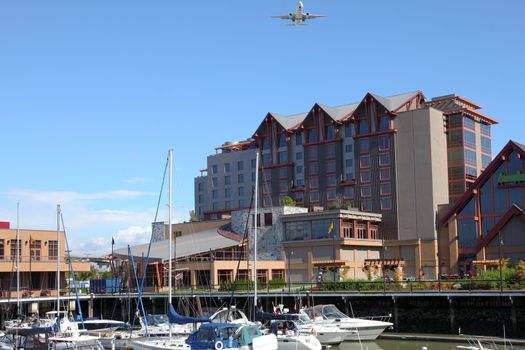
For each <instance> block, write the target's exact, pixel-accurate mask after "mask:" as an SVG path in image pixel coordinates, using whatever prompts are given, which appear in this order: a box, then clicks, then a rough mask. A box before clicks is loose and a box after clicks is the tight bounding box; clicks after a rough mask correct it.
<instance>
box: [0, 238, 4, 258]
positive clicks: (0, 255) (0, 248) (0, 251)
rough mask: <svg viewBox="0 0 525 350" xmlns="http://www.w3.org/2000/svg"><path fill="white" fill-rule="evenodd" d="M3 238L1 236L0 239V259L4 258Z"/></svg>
mask: <svg viewBox="0 0 525 350" xmlns="http://www.w3.org/2000/svg"><path fill="white" fill-rule="evenodd" d="M4 242H5V240H4V239H3V238H2V239H0V260H4V258H5V245H4V244H5V243H4Z"/></svg>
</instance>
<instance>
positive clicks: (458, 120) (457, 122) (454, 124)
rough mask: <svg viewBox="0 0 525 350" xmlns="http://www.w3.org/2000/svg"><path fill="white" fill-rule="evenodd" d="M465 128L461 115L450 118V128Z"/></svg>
mask: <svg viewBox="0 0 525 350" xmlns="http://www.w3.org/2000/svg"><path fill="white" fill-rule="evenodd" d="M462 126H463V117H462V116H461V115H460V114H456V115H451V116H450V117H448V128H449V129H454V128H461V127H462Z"/></svg>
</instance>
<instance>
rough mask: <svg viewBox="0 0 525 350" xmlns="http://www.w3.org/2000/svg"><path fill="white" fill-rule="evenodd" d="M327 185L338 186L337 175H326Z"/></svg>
mask: <svg viewBox="0 0 525 350" xmlns="http://www.w3.org/2000/svg"><path fill="white" fill-rule="evenodd" d="M326 186H337V178H336V177H335V175H329V176H327V177H326Z"/></svg>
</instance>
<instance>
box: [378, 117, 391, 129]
mask: <svg viewBox="0 0 525 350" xmlns="http://www.w3.org/2000/svg"><path fill="white" fill-rule="evenodd" d="M389 121H390V118H389V117H388V116H387V115H382V116H380V117H379V131H387V130H388V129H389V127H388V126H389V125H388V124H389Z"/></svg>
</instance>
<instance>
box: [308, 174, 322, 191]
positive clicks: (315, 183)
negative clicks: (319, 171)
mask: <svg viewBox="0 0 525 350" xmlns="http://www.w3.org/2000/svg"><path fill="white" fill-rule="evenodd" d="M308 187H309V188H318V187H319V178H318V177H317V176H314V177H311V178H309V179H308Z"/></svg>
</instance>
